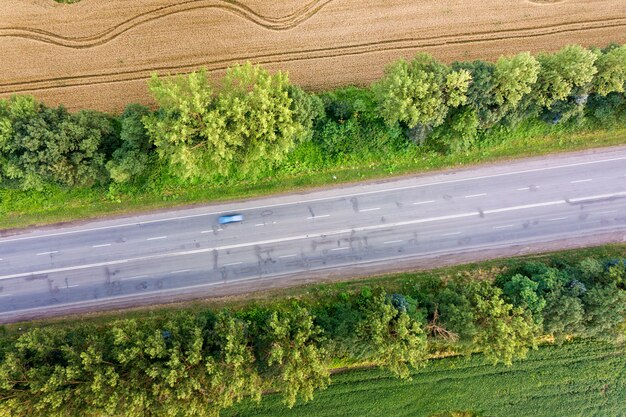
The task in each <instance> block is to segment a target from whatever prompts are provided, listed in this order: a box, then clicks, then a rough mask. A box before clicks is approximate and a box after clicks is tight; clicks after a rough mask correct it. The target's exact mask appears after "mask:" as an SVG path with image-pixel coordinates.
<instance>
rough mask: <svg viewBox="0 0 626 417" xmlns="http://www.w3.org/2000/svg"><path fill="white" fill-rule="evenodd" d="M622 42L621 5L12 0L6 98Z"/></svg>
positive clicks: (613, 1)
mask: <svg viewBox="0 0 626 417" xmlns="http://www.w3.org/2000/svg"><path fill="white" fill-rule="evenodd" d="M609 42H618V43H626V2H624V1H623V0H596V1H593V2H589V1H588V0H565V1H556V2H555V1H549V0H482V1H479V0H425V1H420V2H417V1H412V0H386V1H363V0H361V1H358V0H309V1H308V2H306V3H304V2H302V1H296V0H285V1H282V2H276V1H268V0H248V1H245V2H243V1H235V0H228V1H226V0H186V1H185V0H182V1H181V0H133V1H132V2H129V1H128V0H108V1H102V0H82V1H81V2H79V3H76V4H73V5H71V6H68V5H63V4H58V3H55V2H54V1H53V0H36V1H33V0H11V1H5V2H3V4H2V5H0V50H2V51H3V59H2V60H0V74H1V75H0V96H8V95H10V94H14V93H23V94H34V95H35V96H37V97H38V98H40V99H42V100H44V101H45V102H47V103H49V104H58V103H64V104H66V105H67V106H68V107H70V108H72V109H75V108H84V107H90V108H96V109H100V110H108V111H118V110H120V109H121V108H122V107H123V106H124V105H125V104H127V103H129V102H142V103H150V97H149V94H148V91H147V89H146V84H145V80H146V79H147V78H148V77H149V76H150V74H151V73H153V72H156V73H159V74H167V73H175V72H189V71H193V70H195V69H198V68H200V67H202V66H205V67H207V68H208V69H209V70H210V71H211V72H212V73H213V74H216V75H218V74H220V73H221V72H222V71H223V70H224V68H226V67H228V66H230V65H233V64H235V63H237V62H244V61H246V60H250V61H252V62H255V63H261V64H264V65H265V66H267V67H268V68H270V69H272V70H277V69H283V70H288V71H289V73H290V75H291V78H292V80H293V81H295V82H297V83H298V84H300V85H303V86H305V87H307V88H311V89H326V88H331V87H336V86H339V85H346V84H367V83H369V82H371V81H372V80H374V79H376V78H378V77H379V76H380V75H381V74H382V71H383V69H384V67H385V65H387V64H388V63H389V62H391V61H393V60H396V59H398V58H401V57H411V56H413V55H414V54H415V53H416V52H417V51H426V52H429V53H432V54H433V55H434V56H435V57H437V58H439V59H441V60H443V61H446V62H450V61H455V60H471V59H478V58H481V59H495V58H497V57H498V56H499V55H501V54H507V53H515V52H519V51H526V50H530V51H532V52H537V51H543V50H556V49H559V48H560V47H562V46H564V45H566V44H569V43H580V44H583V45H586V46H590V45H606V44H607V43H609Z"/></svg>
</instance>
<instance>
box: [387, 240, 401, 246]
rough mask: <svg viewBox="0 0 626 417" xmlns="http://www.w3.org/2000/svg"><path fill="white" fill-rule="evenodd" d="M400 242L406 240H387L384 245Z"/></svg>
mask: <svg viewBox="0 0 626 417" xmlns="http://www.w3.org/2000/svg"><path fill="white" fill-rule="evenodd" d="M400 242H404V240H388V241H386V242H383V245H391V244H392V243H400Z"/></svg>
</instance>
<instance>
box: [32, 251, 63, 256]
mask: <svg viewBox="0 0 626 417" xmlns="http://www.w3.org/2000/svg"><path fill="white" fill-rule="evenodd" d="M53 253H59V251H58V250H53V251H50V252H40V253H38V254H37V256H41V255H52V254H53Z"/></svg>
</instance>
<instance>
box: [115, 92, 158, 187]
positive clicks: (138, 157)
mask: <svg viewBox="0 0 626 417" xmlns="http://www.w3.org/2000/svg"><path fill="white" fill-rule="evenodd" d="M148 114H150V110H149V109H148V108H147V107H145V106H142V105H140V104H130V105H128V106H127V107H126V109H124V112H123V113H122V116H121V117H120V119H121V125H122V126H121V131H120V139H121V142H122V143H121V146H120V147H119V148H118V149H116V150H115V151H114V152H113V155H112V158H111V160H109V161H108V162H107V164H106V167H107V169H108V170H109V175H110V176H111V178H112V179H113V181H115V182H118V183H124V182H129V181H131V180H133V179H136V178H137V177H139V176H140V175H141V174H143V173H144V172H145V171H146V170H147V169H148V166H149V162H150V153H151V152H152V143H151V142H150V138H149V137H148V135H147V132H146V129H145V127H144V124H143V117H144V116H147V115H148Z"/></svg>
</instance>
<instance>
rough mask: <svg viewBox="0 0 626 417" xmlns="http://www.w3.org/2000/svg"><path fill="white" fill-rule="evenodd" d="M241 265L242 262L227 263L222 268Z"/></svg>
mask: <svg viewBox="0 0 626 417" xmlns="http://www.w3.org/2000/svg"><path fill="white" fill-rule="evenodd" d="M242 263H243V262H231V263H229V264H224V266H233V265H240V264H242Z"/></svg>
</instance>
